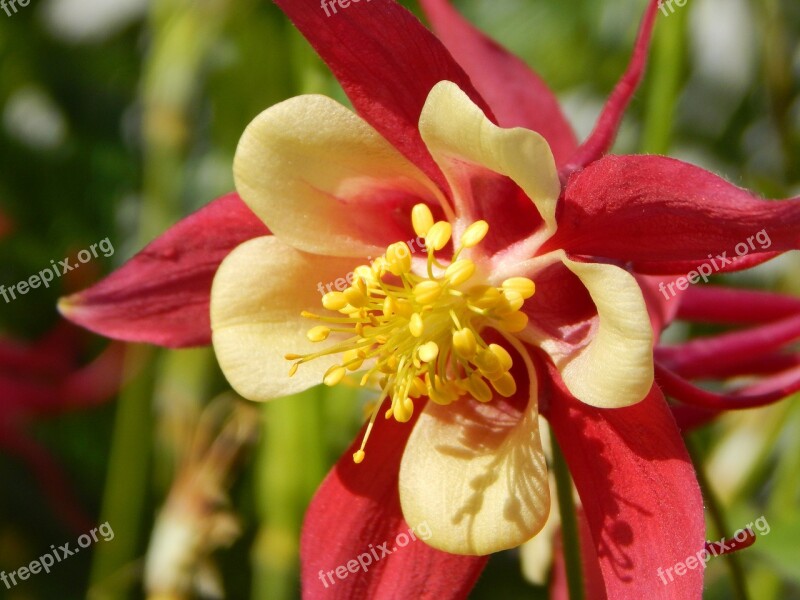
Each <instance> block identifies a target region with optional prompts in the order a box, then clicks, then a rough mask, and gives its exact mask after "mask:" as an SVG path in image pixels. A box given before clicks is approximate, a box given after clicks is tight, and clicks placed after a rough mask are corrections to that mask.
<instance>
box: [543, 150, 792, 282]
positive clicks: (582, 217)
mask: <svg viewBox="0 0 800 600" xmlns="http://www.w3.org/2000/svg"><path fill="white" fill-rule="evenodd" d="M561 209H562V212H561V214H560V215H559V228H558V231H557V232H556V235H555V236H554V237H553V238H551V239H550V240H549V241H548V242H547V243H546V244H545V246H544V247H543V249H542V252H544V251H547V250H553V249H557V248H565V249H566V250H567V251H569V252H571V253H573V254H578V255H586V256H597V257H605V258H609V259H615V260H619V261H623V262H625V263H627V264H631V265H632V267H633V269H634V270H635V271H637V272H639V273H648V274H673V275H675V274H683V273H687V272H688V271H690V270H693V269H694V270H697V269H698V268H699V267H700V266H701V265H708V268H707V269H705V268H704V270H705V271H707V272H708V274H711V275H713V274H716V273H724V272H729V271H734V270H738V269H739V268H740V264H739V263H743V264H745V265H746V266H747V267H749V266H752V264H753V262H752V259H754V258H758V257H764V260H766V259H768V258H771V257H772V256H774V254H775V253H776V252H777V253H780V252H786V251H788V250H793V249H796V248H800V199H792V200H783V201H767V200H761V199H759V198H756V197H755V196H753V195H752V194H751V193H750V192H748V191H746V190H743V189H741V188H738V187H736V186H734V185H732V184H730V183H728V182H726V181H724V180H723V179H721V178H719V177H717V176H716V175H714V174H712V173H709V172H708V171H705V170H703V169H700V168H699V167H695V166H693V165H690V164H687V163H684V162H681V161H678V160H674V159H671V158H665V157H661V156H607V157H605V158H603V159H601V160H598V161H597V162H595V163H593V164H592V165H590V166H589V167H587V168H586V169H585V170H584V171H582V172H580V173H576V174H575V175H573V176H572V177H571V178H570V180H569V182H568V183H567V187H566V190H565V194H564V202H563V203H562V206H561ZM723 253H724V254H723ZM737 254H738V255H740V256H743V257H745V258H746V259H751V261H749V262H748V261H745V260H742V259H739V258H738V257H737ZM696 281H701V279H700V278H699V275H698V278H697V279H696ZM664 293H665V294H666V295H667V296H668V295H669V292H668V291H667V292H664Z"/></svg>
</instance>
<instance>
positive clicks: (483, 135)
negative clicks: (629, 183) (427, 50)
mask: <svg viewBox="0 0 800 600" xmlns="http://www.w3.org/2000/svg"><path fill="white" fill-rule="evenodd" d="M419 128H420V133H421V134H422V139H423V140H424V141H425V144H426V145H427V146H428V149H429V150H430V151H431V154H432V155H433V157H434V159H435V160H436V162H437V163H438V165H439V166H440V167H441V168H442V170H443V171H444V174H445V176H446V177H447V180H448V183H450V186H451V188H452V190H453V193H454V195H455V196H456V198H455V200H456V205H457V206H461V207H468V206H471V205H474V204H475V202H474V201H473V200H472V198H467V197H465V196H466V195H471V194H472V193H473V190H472V189H471V187H470V186H467V185H464V165H465V164H468V165H477V166H482V167H485V168H486V169H489V170H490V171H494V172H495V173H500V174H501V175H506V176H508V177H510V178H511V179H512V180H513V181H514V182H515V183H516V184H517V185H519V186H520V188H522V190H523V191H524V192H525V193H526V194H527V196H528V197H529V198H530V199H531V201H533V203H534V204H535V205H536V208H537V209H538V211H539V214H540V215H541V216H542V218H543V219H544V221H545V223H546V224H547V227H548V229H549V230H550V231H551V232H552V231H554V230H555V227H556V221H555V207H556V201H557V200H558V196H559V194H560V192H561V184H560V182H559V179H558V171H557V169H556V165H555V161H554V160H553V154H552V152H551V151H550V147H549V146H548V145H547V142H546V141H545V139H544V138H543V137H542V136H541V135H539V134H538V133H536V132H534V131H530V130H528V129H523V128H514V129H502V128H500V127H497V126H496V125H494V124H493V123H492V122H491V121H489V119H487V118H486V116H485V115H484V114H483V112H482V111H481V109H480V108H478V107H477V106H476V105H475V104H474V103H473V102H472V100H470V99H469V97H468V96H467V95H466V94H465V93H464V92H463V91H461V89H460V88H459V87H458V86H457V85H456V84H454V83H452V82H450V81H442V82H439V83H438V84H436V85H435V86H434V88H433V89H432V90H431V93H430V94H429V95H428V99H427V101H426V102H425V106H424V108H423V109H422V115H421V117H420V123H419ZM462 210H463V208H462ZM464 216H465V217H472V216H474V215H464Z"/></svg>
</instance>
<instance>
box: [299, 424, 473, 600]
mask: <svg viewBox="0 0 800 600" xmlns="http://www.w3.org/2000/svg"><path fill="white" fill-rule="evenodd" d="M417 414H419V411H417ZM415 422H416V418H415V419H414V420H413V421H412V422H409V423H405V424H400V423H397V422H396V421H394V419H392V420H389V421H386V420H384V419H382V418H379V419H378V421H377V423H376V424H375V428H374V429H373V432H372V435H371V437H370V439H369V443H368V444H367V456H366V459H365V460H364V462H363V463H361V464H360V465H356V464H354V463H353V458H352V455H353V452H355V451H356V450H357V449H358V447H359V445H360V442H361V436H359V437H358V438H357V440H356V442H355V443H354V444H353V445H352V446H351V447H350V449H349V450H348V451H347V452H345V454H344V456H343V457H342V458H341V459H340V460H339V463H338V464H337V465H336V467H335V468H334V470H333V471H331V472H330V473H329V474H328V476H327V478H326V479H325V481H324V482H323V483H322V485H321V486H320V488H319V490H317V493H316V495H315V496H314V499H313V500H312V502H311V505H310V506H309V508H308V511H307V512H306V517H305V523H304V526H303V533H302V537H301V541H300V555H301V561H302V584H303V598H304V599H305V600H311V599H316V598H324V599H342V600H344V599H348V600H349V599H351V598H381V599H384V598H385V599H387V600H402V599H405V598H421V599H425V600H448V599H453V600H456V599H461V598H466V597H467V594H468V593H469V591H470V590H471V589H472V587H473V586H474V584H475V582H476V581H477V579H478V576H479V575H480V573H481V571H482V570H483V567H484V566H485V564H486V561H487V558H486V557H475V556H456V555H453V554H447V553H445V552H441V551H439V550H434V549H433V548H431V547H430V546H428V545H427V544H425V542H424V541H422V538H424V537H425V536H427V533H426V531H428V529H426V527H427V525H426V524H424V523H419V524H415V529H416V533H415V535H416V536H417V539H416V540H412V539H411V536H410V534H409V529H410V527H409V525H408V524H407V523H406V522H405V521H404V520H403V515H402V513H401V511H400V496H399V492H398V488H397V480H398V473H399V469H400V458H401V456H402V453H403V449H404V448H405V445H406V441H407V440H408V436H409V434H410V433H411V428H412V427H413V424H414V423H415ZM362 435H363V431H362ZM384 544H385V546H384ZM401 545H402V546H403V547H401ZM385 550H388V551H389V552H390V554H388V555H384V551H385ZM373 551H374V554H373ZM376 557H377V558H376ZM359 560H361V562H363V563H367V562H368V561H369V563H370V564H367V565H366V570H364V568H362V566H361V562H359ZM348 565H349V567H348ZM339 567H341V569H339V573H341V574H342V575H343V578H340V577H339V576H337V574H336V572H337V568H339ZM348 569H349V570H348ZM331 578H332V579H331Z"/></svg>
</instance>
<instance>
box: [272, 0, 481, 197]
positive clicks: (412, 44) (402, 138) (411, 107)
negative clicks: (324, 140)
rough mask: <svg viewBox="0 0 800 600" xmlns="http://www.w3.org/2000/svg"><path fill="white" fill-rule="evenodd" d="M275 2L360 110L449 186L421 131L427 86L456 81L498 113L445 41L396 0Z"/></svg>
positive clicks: (385, 135)
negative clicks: (344, 4) (341, 3)
mask: <svg viewBox="0 0 800 600" xmlns="http://www.w3.org/2000/svg"><path fill="white" fill-rule="evenodd" d="M275 3H276V4H277V5H278V6H279V7H280V8H281V10H283V12H285V13H286V15H287V16H288V17H289V18H290V19H291V20H292V22H293V23H294V24H295V25H296V26H297V28H298V29H299V30H300V32H301V33H302V34H303V35H304V36H305V37H306V39H308V41H309V42H311V45H312V46H314V48H315V49H316V51H317V52H318V53H319V55H320V56H321V57H322V59H323V60H324V61H325V62H326V63H327V64H328V66H329V67H330V69H331V71H333V74H334V75H335V76H336V79H338V80H339V83H341V84H342V87H343V88H344V91H345V92H346V93H347V96H348V97H349V98H350V100H351V101H352V103H353V107H354V108H355V109H356V111H357V112H358V114H360V115H361V116H362V117H363V118H364V119H365V120H366V121H367V122H368V123H369V124H370V125H372V126H373V127H374V128H375V129H376V130H377V131H379V132H380V133H381V135H383V137H385V138H386V139H387V140H389V141H390V142H391V143H392V144H393V145H394V146H395V147H396V148H397V149H398V150H400V152H402V153H403V154H404V155H405V156H406V157H407V158H408V159H409V160H411V161H412V162H413V163H414V164H416V165H417V166H418V167H419V168H420V169H422V170H423V171H424V172H425V173H426V174H427V175H428V176H429V177H430V178H431V179H432V180H433V181H434V182H436V183H437V184H438V185H439V187H440V188H441V189H442V190H443V191H444V192H445V193H447V191H448V189H449V188H448V186H447V184H446V183H445V181H444V176H443V175H442V173H441V171H440V170H439V167H438V166H436V163H434V161H433V158H431V155H430V153H429V152H428V149H427V147H426V146H425V144H424V142H423V141H422V138H421V137H420V133H419V126H418V125H419V116H420V114H421V112H422V106H423V105H424V104H425V100H426V99H427V97H428V93H429V92H430V91H431V89H432V88H433V86H434V85H436V84H437V83H438V82H440V81H452V82H453V83H455V84H456V85H458V87H460V88H461V89H462V90H463V91H464V92H466V93H467V95H469V96H470V98H472V100H473V102H475V103H476V104H477V105H478V106H480V107H481V108H482V109H483V110H484V112H485V113H486V115H487V116H488V117H489V118H490V119H493V117H492V115H491V111H490V110H489V108H488V106H486V103H485V102H484V101H483V100H482V99H481V97H480V95H479V94H478V92H477V91H475V88H474V87H473V85H472V83H471V82H470V79H469V77H468V76H467V74H466V73H464V70H463V69H462V68H461V67H460V66H459V65H458V64H457V63H456V61H455V60H454V59H453V57H452V56H450V53H449V52H447V50H446V49H445V47H444V46H443V45H442V43H441V42H440V41H439V40H438V39H436V37H435V36H434V35H433V34H432V33H431V32H430V31H428V30H427V29H426V28H425V27H424V26H423V25H422V23H420V22H419V20H418V19H417V18H416V17H415V16H414V15H412V14H411V13H410V12H409V11H408V10H406V9H405V8H403V7H402V6H400V5H399V4H398V3H397V2H395V1H394V0H370V2H369V3H367V2H361V4H355V3H354V4H352V5H351V6H350V7H349V8H347V9H341V8H338V7H337V12H336V14H332V11H333V8H330V6H331V5H330V4H326V6H327V7H328V13H326V11H325V9H324V8H323V7H321V6H320V3H319V0H275ZM334 6H335V3H334ZM326 14H329V15H330V16H326Z"/></svg>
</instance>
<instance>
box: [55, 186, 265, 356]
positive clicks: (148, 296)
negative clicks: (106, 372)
mask: <svg viewBox="0 0 800 600" xmlns="http://www.w3.org/2000/svg"><path fill="white" fill-rule="evenodd" d="M268 233H269V231H268V230H267V228H266V226H265V225H264V224H263V223H262V222H261V221H260V220H259V219H258V218H257V217H256V216H255V215H254V214H253V213H252V212H251V211H250V209H249V208H247V206H245V204H244V203H243V202H242V201H241V199H240V198H239V196H237V195H236V194H229V195H227V196H223V197H222V198H218V199H217V200H214V201H213V202H211V203H209V204H208V205H207V206H205V207H204V208H202V209H200V210H199V211H197V212H196V213H194V214H192V215H190V216H189V217H187V218H185V219H183V220H182V221H180V222H179V223H177V224H176V225H175V226H173V227H172V228H171V229H169V230H168V231H167V232H166V233H164V234H163V235H162V236H161V237H159V238H157V239H156V240H155V241H153V242H152V243H150V245H148V246H147V247H146V248H145V249H144V250H142V251H141V252H139V254H137V255H136V256H134V257H133V258H132V259H131V260H129V261H128V262H127V263H125V264H124V265H123V266H122V267H120V268H119V269H117V270H116V271H115V272H114V273H112V274H111V275H109V276H108V277H106V278H105V279H104V280H102V281H101V282H100V283H98V284H96V285H94V286H92V287H90V288H88V289H86V290H84V291H82V292H80V293H78V294H74V295H72V296H69V297H67V298H65V299H64V300H62V302H61V303H60V305H59V308H60V310H61V312H62V313H63V314H64V316H65V317H66V318H67V319H69V320H70V321H72V322H73V323H77V324H78V325H81V326H82V327H85V328H87V329H90V330H92V331H94V332H96V333H99V334H101V335H104V336H106V337H110V338H114V339H120V340H125V341H131V342H148V343H151V344H157V345H160V346H167V347H170V348H182V347H187V346H200V345H204V344H208V343H210V341H211V325H210V322H209V301H210V296H211V283H212V281H213V279H214V274H215V273H216V271H217V267H219V264H220V263H221V262H222V259H224V258H225V257H226V256H227V255H228V253H229V252H230V251H231V250H233V249H234V248H235V247H236V246H238V245H239V244H241V243H242V242H245V241H247V240H249V239H252V238H255V237H260V236H263V235H267V234H268Z"/></svg>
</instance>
